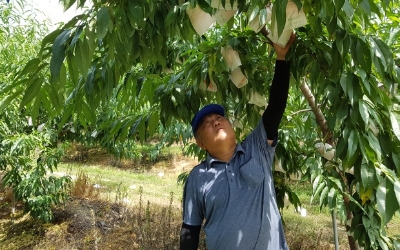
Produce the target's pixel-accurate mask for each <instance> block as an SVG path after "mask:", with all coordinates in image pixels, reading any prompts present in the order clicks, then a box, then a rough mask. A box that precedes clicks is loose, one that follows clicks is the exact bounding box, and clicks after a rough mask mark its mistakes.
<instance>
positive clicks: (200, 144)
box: [196, 139, 206, 150]
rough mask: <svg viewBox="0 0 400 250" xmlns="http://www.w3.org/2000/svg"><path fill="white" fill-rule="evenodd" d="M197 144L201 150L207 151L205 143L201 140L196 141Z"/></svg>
mask: <svg viewBox="0 0 400 250" xmlns="http://www.w3.org/2000/svg"><path fill="white" fill-rule="evenodd" d="M196 144H197V145H198V146H199V147H200V148H201V149H204V150H206V148H205V147H204V144H203V142H202V141H201V140H200V139H196Z"/></svg>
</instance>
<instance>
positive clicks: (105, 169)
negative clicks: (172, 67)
mask: <svg viewBox="0 0 400 250" xmlns="http://www.w3.org/2000/svg"><path fill="white" fill-rule="evenodd" d="M177 155H179V154H177V153H170V152H167V154H166V155H164V156H163V157H162V161H160V162H148V161H144V162H140V163H137V162H129V161H127V162H121V161H116V160H114V159H112V158H110V157H109V156H107V155H105V154H103V153H101V152H97V153H93V152H92V153H89V154H88V155H86V156H85V157H86V159H85V157H81V156H79V161H80V162H79V163H77V162H76V161H66V162H64V163H62V164H60V165H59V167H58V169H57V172H56V173H53V174H55V175H65V174H67V175H70V176H72V177H73V183H72V185H71V187H70V196H71V199H69V200H68V201H67V202H66V203H65V204H64V205H63V206H59V207H55V208H54V209H53V211H54V220H53V222H52V223H49V224H43V223H41V222H38V221H34V220H32V219H31V218H30V217H29V216H28V215H24V214H23V212H22V205H21V204H19V203H17V204H15V202H14V201H12V195H11V194H10V192H9V190H6V189H4V188H3V189H1V188H0V197H1V200H2V203H1V204H0V249H4V250H7V249H178V248H179V247H178V242H179V231H180V225H181V212H182V209H181V201H182V188H183V187H182V185H180V184H178V183H177V178H178V175H179V174H180V173H182V172H183V171H187V170H190V169H191V168H192V167H193V166H194V165H195V164H196V163H197V161H196V160H195V159H188V158H183V157H177ZM90 156H92V158H90ZM290 186H291V188H292V190H294V191H295V192H296V193H297V195H298V196H299V198H300V200H301V202H302V203H303V207H304V208H306V209H307V216H306V217H303V216H301V215H300V214H299V213H297V212H295V209H294V208H293V207H289V208H288V209H284V210H283V211H282V216H283V220H284V223H285V234H286V238H287V241H288V244H289V246H290V249H292V250H293V249H335V247H334V239H333V229H332V227H333V226H332V218H331V214H330V212H329V210H328V209H323V210H322V211H320V210H319V207H318V205H314V204H310V197H311V185H310V184H309V183H306V182H290ZM12 207H14V208H16V212H15V213H13V214H12V220H11V217H10V213H9V211H10V208H12ZM337 226H338V233H339V244H340V249H348V243H347V236H346V232H345V229H344V225H342V224H340V223H339V222H337ZM387 229H388V231H389V233H390V234H391V235H394V234H398V232H399V231H400V217H399V216H396V217H395V218H394V219H393V220H392V221H391V222H390V223H389V225H388V228H387ZM201 236H202V243H201V245H200V248H199V249H206V248H205V246H204V234H203V233H202V235H201Z"/></svg>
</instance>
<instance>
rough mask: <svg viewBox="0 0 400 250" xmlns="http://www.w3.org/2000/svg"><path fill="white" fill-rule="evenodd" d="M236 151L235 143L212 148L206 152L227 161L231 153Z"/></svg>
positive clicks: (230, 157) (231, 155)
mask: <svg viewBox="0 0 400 250" xmlns="http://www.w3.org/2000/svg"><path fill="white" fill-rule="evenodd" d="M235 151H236V143H235V144H232V145H229V146H227V147H220V148H217V149H215V150H213V152H208V153H209V154H210V155H211V156H212V157H214V158H216V159H218V160H221V161H224V162H229V161H230V160H231V159H232V157H233V155H234V154H235Z"/></svg>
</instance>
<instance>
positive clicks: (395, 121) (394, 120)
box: [390, 112, 400, 141]
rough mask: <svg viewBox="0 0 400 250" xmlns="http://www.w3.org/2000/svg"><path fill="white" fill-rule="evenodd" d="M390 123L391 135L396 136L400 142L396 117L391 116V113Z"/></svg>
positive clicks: (391, 114)
mask: <svg viewBox="0 0 400 250" xmlns="http://www.w3.org/2000/svg"><path fill="white" fill-rule="evenodd" d="M390 122H391V123H392V129H393V133H394V134H395V135H396V137H397V140H399V141H400V128H399V123H398V121H397V119H396V116H395V115H394V114H393V112H390Z"/></svg>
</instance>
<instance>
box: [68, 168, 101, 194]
mask: <svg viewBox="0 0 400 250" xmlns="http://www.w3.org/2000/svg"><path fill="white" fill-rule="evenodd" d="M70 195H71V196H72V197H74V198H92V199H98V198H99V196H100V191H99V189H98V188H96V187H95V186H94V185H93V184H92V183H91V182H90V180H89V176H88V174H87V173H86V172H84V171H83V170H79V171H78V174H77V177H76V180H75V181H74V182H73V183H72V184H71V188H70Z"/></svg>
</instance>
